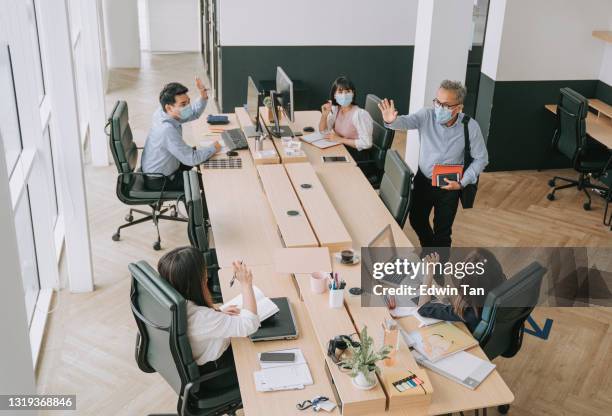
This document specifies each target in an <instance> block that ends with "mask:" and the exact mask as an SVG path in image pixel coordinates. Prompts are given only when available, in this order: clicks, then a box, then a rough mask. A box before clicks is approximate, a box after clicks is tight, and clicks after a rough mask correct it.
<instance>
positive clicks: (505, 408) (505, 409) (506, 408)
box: [497, 404, 510, 415]
mask: <svg viewBox="0 0 612 416" xmlns="http://www.w3.org/2000/svg"><path fill="white" fill-rule="evenodd" d="M509 410H510V405H509V404H502V405H501V406H497V411H498V412H499V413H501V414H502V415H505V414H508V411H509Z"/></svg>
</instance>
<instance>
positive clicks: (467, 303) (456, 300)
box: [419, 248, 506, 332]
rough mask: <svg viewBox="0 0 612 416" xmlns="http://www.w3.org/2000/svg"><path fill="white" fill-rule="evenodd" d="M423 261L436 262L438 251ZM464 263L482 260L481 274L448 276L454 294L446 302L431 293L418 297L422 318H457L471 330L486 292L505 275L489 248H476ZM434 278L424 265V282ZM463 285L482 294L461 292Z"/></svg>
mask: <svg viewBox="0 0 612 416" xmlns="http://www.w3.org/2000/svg"><path fill="white" fill-rule="evenodd" d="M425 260H426V262H427V263H430V264H431V263H434V264H435V263H438V262H439V261H440V256H439V255H438V253H431V254H428V255H427V256H426V257H425ZM464 261H465V263H468V262H469V263H474V264H477V263H479V262H482V263H484V264H485V267H484V274H482V275H478V274H475V273H472V274H466V275H465V276H464V277H463V278H461V279H459V278H457V277H456V276H453V278H452V279H451V280H452V282H453V285H454V286H455V288H457V292H458V294H457V296H451V297H450V298H451V301H450V304H445V303H441V302H438V301H434V300H432V299H431V295H421V296H420V297H419V314H420V315H421V316H423V317H426V318H436V319H441V320H444V321H461V322H464V323H465V324H466V325H467V327H468V329H469V330H470V332H473V331H474V329H476V326H477V325H478V322H480V317H481V314H482V307H483V305H484V301H485V298H486V297H487V295H488V293H489V292H490V291H491V290H493V289H495V288H496V287H497V286H499V285H500V284H502V283H503V282H504V281H505V280H506V275H505V274H504V271H503V269H502V266H501V264H500V263H499V261H498V260H497V258H496V257H495V255H493V253H491V252H490V251H489V250H485V249H482V248H479V249H476V250H474V251H473V252H471V253H470V254H468V256H467V257H466V259H465V260H464ZM433 279H434V270H433V268H428V273H426V275H425V279H424V281H423V284H424V285H427V286H428V287H430V286H431V285H432V283H433ZM466 286H467V288H468V290H467V291H468V292H469V289H471V288H482V289H483V290H484V294H481V295H471V294H469V293H467V294H466V293H465V289H466Z"/></svg>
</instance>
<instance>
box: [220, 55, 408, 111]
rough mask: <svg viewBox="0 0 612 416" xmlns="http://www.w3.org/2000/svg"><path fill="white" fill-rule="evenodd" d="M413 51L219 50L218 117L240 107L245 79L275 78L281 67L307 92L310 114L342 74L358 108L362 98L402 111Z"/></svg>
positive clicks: (244, 100) (405, 100)
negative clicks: (354, 92) (350, 82)
mask: <svg viewBox="0 0 612 416" xmlns="http://www.w3.org/2000/svg"><path fill="white" fill-rule="evenodd" d="M413 52H414V46H222V47H221V54H222V55H221V56H222V70H221V71H222V73H221V82H222V88H221V94H222V96H221V102H220V103H219V104H220V105H221V107H222V111H223V112H228V111H233V109H234V107H239V106H242V105H243V104H244V103H245V102H246V85H247V77H248V76H249V75H251V76H253V77H254V79H256V80H257V81H261V80H270V79H275V77H276V67H277V66H281V67H282V68H283V69H284V70H285V72H287V75H289V77H291V78H292V79H294V80H301V81H303V82H304V83H305V87H306V88H307V89H308V90H309V92H310V93H309V97H308V99H307V101H308V106H309V107H310V108H311V109H318V108H320V106H321V104H323V102H324V101H325V100H327V99H328V96H329V89H330V86H331V83H332V82H333V80H334V79H335V78H336V77H337V76H339V75H347V76H348V77H349V78H351V79H352V80H353V82H354V83H355V86H356V88H357V95H358V97H357V101H358V104H359V105H360V106H363V104H364V101H365V96H366V94H367V93H373V94H376V95H378V96H380V97H389V98H394V99H395V104H396V106H397V107H398V109H399V111H400V112H401V113H406V112H407V111H408V104H409V102H410V80H411V78H412V57H413Z"/></svg>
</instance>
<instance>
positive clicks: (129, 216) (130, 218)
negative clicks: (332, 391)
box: [125, 214, 134, 222]
mask: <svg viewBox="0 0 612 416" xmlns="http://www.w3.org/2000/svg"><path fill="white" fill-rule="evenodd" d="M125 220H126V221H127V222H132V221H134V216H133V215H130V214H127V215H126V216H125Z"/></svg>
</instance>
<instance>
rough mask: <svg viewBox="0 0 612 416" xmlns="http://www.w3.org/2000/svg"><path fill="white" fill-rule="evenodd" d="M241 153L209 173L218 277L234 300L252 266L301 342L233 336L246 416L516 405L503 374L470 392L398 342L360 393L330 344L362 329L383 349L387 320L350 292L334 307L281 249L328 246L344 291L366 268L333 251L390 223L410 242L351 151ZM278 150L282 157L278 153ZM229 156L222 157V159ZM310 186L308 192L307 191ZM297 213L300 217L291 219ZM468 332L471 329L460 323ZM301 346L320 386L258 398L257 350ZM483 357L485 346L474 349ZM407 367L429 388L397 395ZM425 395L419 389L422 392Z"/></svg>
mask: <svg viewBox="0 0 612 416" xmlns="http://www.w3.org/2000/svg"><path fill="white" fill-rule="evenodd" d="M228 116H229V117H230V120H231V123H230V125H229V126H226V128H232V127H240V126H243V127H244V126H245V125H248V124H250V121H249V119H248V116H246V112H245V111H244V109H241V108H237V109H236V112H235V113H233V114H228ZM319 117H320V113H319V112H318V111H305V112H296V120H295V123H289V125H290V127H291V128H292V130H294V131H297V130H301V129H302V128H303V127H304V126H316V125H318V120H319ZM192 124H194V125H196V124H197V126H195V127H194V129H195V131H194V133H195V134H193V135H192V136H193V137H197V138H198V139H197V142H194V143H192V144H193V145H197V144H200V142H202V141H203V139H202V138H203V137H208V138H209V140H210V139H211V138H214V139H217V138H218V137H214V136H211V135H210V133H209V130H208V126H207V125H206V124H205V123H192ZM248 141H249V149H245V150H240V151H239V157H240V158H241V159H242V168H241V169H202V171H201V172H202V178H203V184H204V190H205V194H206V201H207V204H208V212H209V216H210V220H211V228H212V235H213V238H214V245H215V247H216V251H217V257H218V261H219V266H220V267H221V270H220V272H219V277H220V281H221V289H222V292H223V296H224V297H225V298H226V299H229V298H231V297H233V296H235V295H236V294H238V293H239V290H240V289H239V287H238V285H234V287H230V285H229V281H230V279H231V276H232V268H231V263H232V261H234V260H237V259H238V260H243V261H244V262H245V263H246V264H247V265H248V266H249V267H250V268H251V269H252V270H253V275H254V284H255V285H257V286H258V287H259V288H261V289H262V290H263V292H264V293H265V294H266V295H267V296H269V297H287V298H288V299H289V301H290V303H291V306H292V308H293V310H294V313H295V315H296V321H297V325H298V331H299V336H298V338H297V339H295V340H281V341H269V342H259V343H253V342H252V341H250V340H249V339H245V338H235V339H232V350H233V354H234V359H235V362H236V368H237V372H238V379H239V383H240V391H241V394H242V399H243V403H244V412H245V414H246V415H261V414H266V415H283V416H284V415H288V414H300V413H303V412H300V411H298V410H297V409H296V404H297V403H298V402H303V401H304V400H307V399H312V398H314V397H316V396H319V395H324V396H327V397H329V398H330V400H333V401H334V402H336V403H337V404H338V405H339V406H338V407H337V408H336V409H335V410H334V412H332V414H336V415H339V414H342V415H345V416H351V415H393V416H396V415H402V416H403V415H406V416H407V415H440V414H447V413H452V412H459V411H464V410H471V409H478V408H484V407H492V406H497V405H501V404H507V403H511V402H512V401H513V400H514V396H513V394H512V392H511V391H510V389H509V388H508V386H507V385H506V384H505V382H504V381H503V380H502V378H501V376H500V375H499V373H498V372H497V371H494V372H493V373H492V374H491V375H489V377H487V379H486V380H485V381H484V382H483V383H482V384H481V385H480V386H479V387H478V388H477V389H475V390H469V389H467V388H465V387H463V386H462V385H460V384H457V383H455V382H453V381H451V380H449V379H447V378H444V377H442V376H439V375H437V374H435V373H433V372H431V371H429V370H426V369H424V368H420V367H419V366H418V365H417V364H416V362H415V361H414V359H413V358H412V355H411V353H410V352H409V351H408V349H407V347H406V346H405V345H404V344H403V343H400V345H401V347H400V350H399V351H398V353H397V360H396V361H397V362H396V364H395V366H394V367H385V366H384V365H383V364H382V363H381V364H379V366H380V367H381V369H382V375H381V377H380V378H379V383H378V384H377V385H376V386H375V387H374V388H373V389H371V390H367V391H362V390H358V389H356V388H355V387H353V386H352V384H351V379H350V377H349V375H348V374H346V373H343V372H342V371H340V369H339V368H338V367H337V366H336V365H335V364H333V363H332V361H331V360H330V359H329V357H327V355H326V351H327V343H328V341H329V339H331V338H333V337H334V336H336V335H340V334H346V335H348V334H351V333H354V332H359V331H360V330H361V329H362V328H363V327H364V326H366V325H367V326H368V328H369V329H370V335H371V336H373V338H374V339H375V342H376V345H377V346H381V345H382V341H383V340H382V336H383V335H382V331H381V330H380V325H381V323H382V322H383V320H384V319H386V318H389V317H390V316H389V314H388V311H387V310H386V308H382V307H367V308H365V307H362V306H361V302H360V298H359V297H358V296H350V295H348V293H347V296H345V302H344V307H343V308H340V309H330V308H329V307H328V306H327V293H324V294H315V293H313V292H312V291H311V290H310V286H309V280H308V279H309V276H308V275H307V274H288V273H280V272H277V271H276V267H275V263H274V253H275V251H277V249H279V248H283V247H328V248H329V252H330V256H331V259H330V262H331V268H332V270H331V271H334V272H338V273H339V275H340V277H341V278H343V279H344V280H345V281H346V282H347V288H350V287H359V286H361V283H360V280H361V277H360V266H359V265H354V266H347V265H343V264H340V263H339V262H338V261H336V260H335V258H334V256H333V253H334V252H337V251H338V250H340V249H342V248H346V247H352V248H354V249H355V250H357V251H359V249H360V248H361V247H362V246H367V244H368V242H369V241H370V240H372V238H373V237H374V236H375V235H376V234H377V233H378V232H379V231H380V230H381V229H382V228H383V227H384V226H386V225H387V224H391V227H392V232H393V236H394V238H395V242H396V244H397V246H399V247H412V246H413V245H412V243H411V242H410V241H409V239H408V238H407V237H406V235H405V234H404V232H403V231H402V230H401V229H400V227H399V226H398V225H397V223H396V222H395V221H394V220H393V217H392V216H391V215H390V213H389V212H388V210H387V209H386V207H385V205H384V204H383V203H382V201H381V200H380V198H379V197H378V194H377V193H376V191H375V190H374V189H373V188H372V187H371V186H370V184H369V183H368V181H367V179H366V178H365V176H364V175H363V174H362V173H361V171H360V170H359V168H357V167H356V166H355V163H354V161H353V159H352V158H351V156H350V154H349V153H348V152H347V151H346V149H345V148H344V146H342V145H340V146H335V147H331V148H328V149H324V150H321V149H318V148H316V147H314V146H311V145H308V144H306V143H302V150H304V153H305V155H302V156H301V158H298V159H297V160H296V159H295V158H292V157H287V155H285V154H284V152H283V148H282V144H281V142H280V139H274V142H272V141H270V140H266V141H265V143H264V150H267V152H263V153H259V152H257V151H255V150H254V143H253V141H254V140H253V139H248ZM273 151H276V154H273ZM322 155H330V156H337V155H343V156H346V157H347V159H348V161H349V162H347V163H332V164H325V163H323V162H322V160H321V156H322ZM216 157H218V158H225V157H226V156H225V155H218V156H216ZM305 183H307V184H308V185H309V186H307V187H303V186H301V185H302V184H305ZM288 211H295V212H297V215H287V213H288ZM399 323H400V325H401V326H402V327H403V328H404V329H407V330H411V329H414V328H416V327H417V322H416V320H415V319H414V318H411V317H408V318H402V319H400V320H399ZM459 326H460V327H462V328H463V329H464V330H466V329H465V326H463V325H462V324H460V325H459ZM288 348H300V349H301V350H302V352H303V353H304V356H305V358H306V361H307V362H308V366H309V368H310V371H311V374H312V377H313V381H314V384H313V385H311V386H306V387H305V388H304V389H303V390H288V391H275V392H258V391H256V389H255V383H254V380H253V372H255V371H257V370H259V362H258V358H257V357H258V356H257V353H258V352H264V351H273V350H280V349H288ZM469 352H470V353H472V354H475V355H477V356H478V357H480V358H485V359H486V356H485V354H484V352H483V351H482V350H481V349H480V347H474V348H472V349H470V350H469ZM402 369H404V370H405V369H410V371H412V372H414V373H416V374H417V376H419V377H420V378H422V379H423V380H424V381H425V387H424V389H414V390H415V391H414V392H411V393H410V394H408V395H404V394H402V395H399V394H397V393H396V392H395V391H394V390H393V391H392V390H391V389H390V388H389V387H388V386H387V382H389V376H390V374H393V372H394V371H396V372H397V371H401V370H402ZM417 390H418V391H417Z"/></svg>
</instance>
